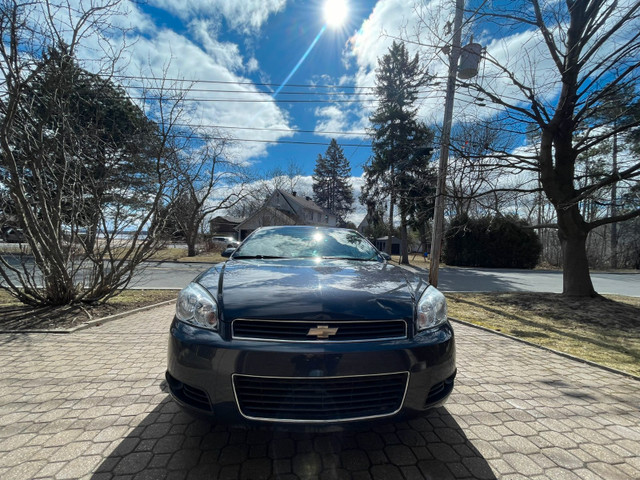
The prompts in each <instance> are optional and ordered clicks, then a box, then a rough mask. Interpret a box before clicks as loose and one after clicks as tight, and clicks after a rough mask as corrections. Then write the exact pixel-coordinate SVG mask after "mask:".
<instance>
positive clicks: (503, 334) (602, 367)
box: [449, 317, 640, 382]
mask: <svg viewBox="0 0 640 480" xmlns="http://www.w3.org/2000/svg"><path fill="white" fill-rule="evenodd" d="M449 320H451V321H453V322H457V323H460V324H461V325H466V326H468V327H473V328H477V329H478V330H482V331H484V332H488V333H493V334H495V335H500V336H501V337H505V338H508V339H510V340H515V341H516V342H520V343H524V344H525V345H529V346H531V347H535V348H539V349H540V350H545V351H547V352H550V353H555V354H556V355H560V356H561V357H564V358H568V359H569V360H573V361H575V362H580V363H586V364H587V365H591V366H592V367H597V368H600V369H602V370H606V371H608V372H611V373H617V374H618V375H622V376H623V377H627V378H631V379H632V380H636V381H638V382H640V377H639V376H637V375H633V374H632V373H628V372H624V371H622V370H618V369H616V368H613V367H608V366H606V365H602V364H600V363H596V362H593V361H591V360H585V359H584V358H580V357H576V356H574V355H571V354H570V353H566V352H561V351H559V350H554V349H553V348H549V347H545V346H543V345H538V344H537V343H532V342H528V341H527V340H523V339H522V338H518V337H514V336H513V335H509V334H508V333H503V332H498V331H496V330H492V329H490V328H487V327H483V326H481V325H476V324H475V323H470V322H465V321H464V320H458V319H457V318H452V317H449Z"/></svg>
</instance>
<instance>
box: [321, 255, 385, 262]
mask: <svg viewBox="0 0 640 480" xmlns="http://www.w3.org/2000/svg"><path fill="white" fill-rule="evenodd" d="M322 259H323V260H355V261H356V262H372V261H374V260H375V261H377V259H378V257H369V258H358V257H332V256H325V257H322Z"/></svg>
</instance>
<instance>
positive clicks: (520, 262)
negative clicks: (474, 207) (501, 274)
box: [445, 215, 542, 268]
mask: <svg viewBox="0 0 640 480" xmlns="http://www.w3.org/2000/svg"><path fill="white" fill-rule="evenodd" d="M541 251H542V244H541V243H540V240H539V239H538V235H537V234H536V232H535V231H534V230H533V229H532V228H528V227H527V224H526V222H525V221H524V220H521V219H519V218H518V217H515V216H495V217H492V216H487V217H482V218H478V219H472V218H469V217H468V216H466V215H465V216H460V217H456V218H454V219H453V221H452V222H451V226H450V227H449V229H448V230H447V235H446V243H445V262H446V263H447V264H448V265H458V266H465V267H489V268H533V267H535V266H536V264H537V263H538V257H539V256H540V252H541Z"/></svg>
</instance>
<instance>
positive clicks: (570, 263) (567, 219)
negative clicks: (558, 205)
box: [557, 206, 597, 297]
mask: <svg viewBox="0 0 640 480" xmlns="http://www.w3.org/2000/svg"><path fill="white" fill-rule="evenodd" d="M557 214H558V227H559V228H558V238H559V239H560V245H561V247H562V257H563V268H562V294H563V295H568V296H574V297H595V296H597V293H596V291H595V290H594V288H593V283H592V282H591V275H590V274H589V261H588V260H587V236H588V234H589V231H588V230H587V229H586V228H584V227H583V226H582V225H581V224H583V223H584V222H580V221H579V219H580V220H581V217H580V214H579V211H578V207H577V206H574V207H571V208H569V209H566V210H558V211H557Z"/></svg>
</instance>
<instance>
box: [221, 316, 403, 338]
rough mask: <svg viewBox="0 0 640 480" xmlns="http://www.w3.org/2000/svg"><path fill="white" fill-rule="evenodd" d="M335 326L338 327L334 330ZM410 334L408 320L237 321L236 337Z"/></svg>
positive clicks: (398, 335)
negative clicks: (408, 332)
mask: <svg viewBox="0 0 640 480" xmlns="http://www.w3.org/2000/svg"><path fill="white" fill-rule="evenodd" d="M334 329H335V331H334ZM406 337H407V322H405V321H404V320H366V321H340V322H336V321H322V320H320V321H290V320H247V319H238V320H234V321H233V338H236V339H246V340H272V341H284V342H318V341H320V342H358V341H361V342H363V341H370V340H382V339H394V340H395V339H401V338H406Z"/></svg>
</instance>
